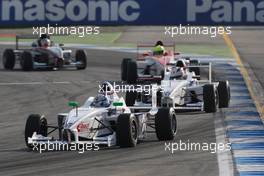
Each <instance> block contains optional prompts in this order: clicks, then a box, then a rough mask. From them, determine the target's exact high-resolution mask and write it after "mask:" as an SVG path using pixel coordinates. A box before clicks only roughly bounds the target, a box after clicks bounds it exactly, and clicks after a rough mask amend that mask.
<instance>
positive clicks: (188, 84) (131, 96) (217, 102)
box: [126, 63, 231, 113]
mask: <svg viewBox="0 0 264 176" xmlns="http://www.w3.org/2000/svg"><path fill="white" fill-rule="evenodd" d="M200 67H209V75H208V80H206V79H205V80H198V79H197V78H195V77H194V73H193V72H186V77H185V78H183V79H179V78H177V77H175V76H174V75H173V72H171V71H169V70H167V71H166V72H165V74H164V78H163V79H162V80H161V83H160V85H159V88H158V89H157V92H156V94H155V95H153V94H146V93H144V92H143V93H138V92H129V93H127V94H126V103H127V104H128V105H129V106H134V105H135V104H136V105H137V104H140V105H141V106H145V104H151V102H152V101H153V98H152V96H155V97H157V98H156V102H157V105H158V106H159V107H170V108H171V107H172V108H173V109H174V110H175V111H180V110H183V111H193V110H195V111H196V110H199V111H205V112H206V113H213V112H216V111H217V109H218V108H227V107H228V106H229V102H230V96H231V95H230V87H229V82H228V81H219V82H212V68H211V63H209V64H208V65H203V66H200Z"/></svg>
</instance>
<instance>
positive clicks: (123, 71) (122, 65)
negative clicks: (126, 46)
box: [121, 58, 132, 81]
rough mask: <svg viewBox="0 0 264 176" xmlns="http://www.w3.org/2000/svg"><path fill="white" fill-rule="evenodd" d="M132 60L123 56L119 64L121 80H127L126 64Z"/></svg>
mask: <svg viewBox="0 0 264 176" xmlns="http://www.w3.org/2000/svg"><path fill="white" fill-rule="evenodd" d="M130 61H132V59H128V58H125V59H123V61H122V64H121V79H122V81H127V64H128V62H130Z"/></svg>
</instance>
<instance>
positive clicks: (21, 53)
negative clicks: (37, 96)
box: [3, 34, 87, 71]
mask: <svg viewBox="0 0 264 176" xmlns="http://www.w3.org/2000/svg"><path fill="white" fill-rule="evenodd" d="M20 39H36V36H32V35H18V36H16V49H6V50H5V51H4V53H3V66H4V68H5V69H7V70H13V69H14V67H15V65H16V62H19V64H20V66H21V68H22V70H24V71H31V70H35V69H60V68H66V67H73V68H77V69H79V70H81V69H85V68H86V65H87V56H86V53H85V51H84V50H77V51H76V53H75V56H74V57H72V51H71V50H66V49H64V48H63V44H59V45H55V44H54V42H53V41H51V40H50V37H49V36H48V35H46V34H43V35H42V36H41V37H40V38H38V39H37V40H36V41H34V42H33V43H32V45H31V48H24V49H22V48H20V47H19V40H20Z"/></svg>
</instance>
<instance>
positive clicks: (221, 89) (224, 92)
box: [217, 81, 230, 108]
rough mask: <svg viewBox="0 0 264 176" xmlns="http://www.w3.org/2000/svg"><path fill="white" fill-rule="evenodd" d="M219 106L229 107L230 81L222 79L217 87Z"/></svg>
mask: <svg viewBox="0 0 264 176" xmlns="http://www.w3.org/2000/svg"><path fill="white" fill-rule="evenodd" d="M217 90H218V94H219V108H228V106H229V102H230V87H229V82H228V81H220V82H219V84H218V87H217Z"/></svg>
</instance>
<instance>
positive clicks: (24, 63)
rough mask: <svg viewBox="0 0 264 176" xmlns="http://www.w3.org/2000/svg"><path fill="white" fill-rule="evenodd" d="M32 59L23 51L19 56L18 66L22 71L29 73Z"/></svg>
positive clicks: (31, 67)
mask: <svg viewBox="0 0 264 176" xmlns="http://www.w3.org/2000/svg"><path fill="white" fill-rule="evenodd" d="M33 64H34V63H33V57H32V54H31V53H30V52H29V51H24V52H23V53H22V55H21V59H20V65H21V68H22V70H24V71H31V70H33Z"/></svg>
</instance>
